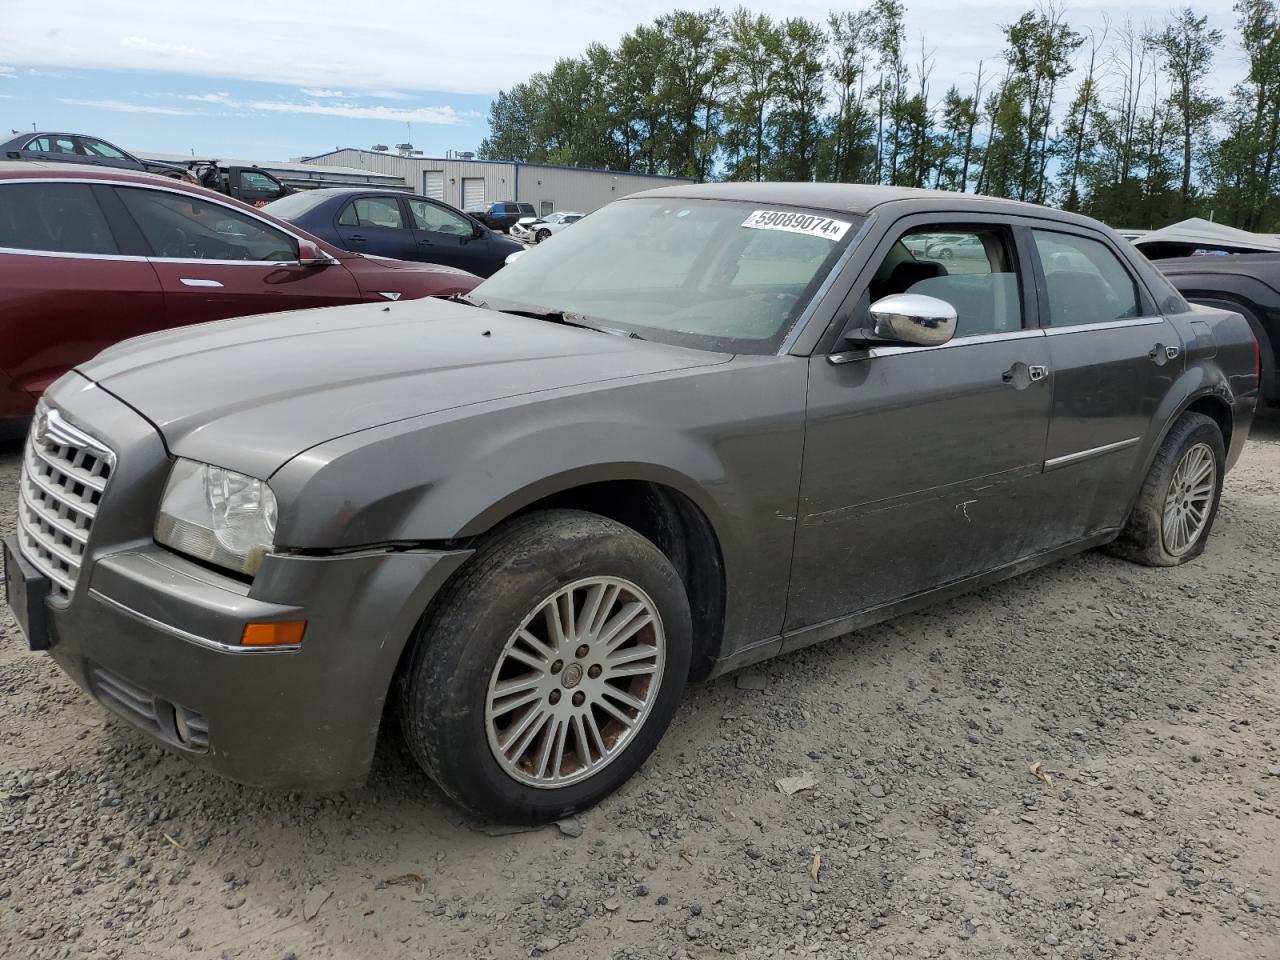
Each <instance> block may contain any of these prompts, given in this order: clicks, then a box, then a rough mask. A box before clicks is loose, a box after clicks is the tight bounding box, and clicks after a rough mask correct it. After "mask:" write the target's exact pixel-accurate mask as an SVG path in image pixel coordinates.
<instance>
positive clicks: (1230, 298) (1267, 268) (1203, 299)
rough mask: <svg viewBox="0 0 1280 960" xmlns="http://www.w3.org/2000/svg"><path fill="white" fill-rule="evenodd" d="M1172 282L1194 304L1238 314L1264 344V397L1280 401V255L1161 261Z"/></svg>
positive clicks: (1262, 363) (1257, 254)
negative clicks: (1232, 311)
mask: <svg viewBox="0 0 1280 960" xmlns="http://www.w3.org/2000/svg"><path fill="white" fill-rule="evenodd" d="M1155 265H1156V266H1157V267H1158V268H1159V269H1160V271H1161V272H1162V273H1163V274H1164V275H1165V276H1166V277H1168V278H1169V282H1170V283H1172V284H1173V285H1174V286H1175V287H1177V288H1178V291H1179V292H1180V293H1181V294H1182V295H1183V296H1184V297H1186V298H1187V299H1188V300H1190V301H1191V302H1193V303H1202V304H1204V305H1205V306H1209V307H1216V308H1218V309H1223V310H1235V311H1236V312H1237V313H1239V314H1241V315H1242V316H1243V317H1244V318H1245V319H1246V320H1247V321H1249V327H1250V329H1252V330H1253V335H1254V337H1255V338H1256V339H1257V341H1258V350H1259V354H1260V363H1261V366H1262V398H1263V400H1265V401H1266V402H1268V403H1272V404H1276V403H1280V354H1277V350H1280V253H1233V254H1227V255H1223V256H1203V255H1199V256H1187V257H1174V258H1171V259H1167V260H1156V261H1155Z"/></svg>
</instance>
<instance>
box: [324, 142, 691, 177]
mask: <svg viewBox="0 0 1280 960" xmlns="http://www.w3.org/2000/svg"><path fill="white" fill-rule="evenodd" d="M339 153H365V154H368V155H369V156H372V157H393V158H395V159H397V160H414V161H424V160H425V161H426V162H428V163H498V164H505V165H509V166H517V167H537V168H538V169H539V170H573V171H575V172H577V173H607V174H609V175H610V176H613V177H644V178H646V179H648V180H671V181H674V182H676V183H697V182H698V181H697V180H696V179H695V178H693V177H673V176H671V175H669V174H665V173H641V172H639V171H636V170H606V169H603V168H601V167H571V166H569V165H568V164H563V163H529V162H528V161H527V160H482V159H480V158H479V157H426V156H418V155H417V154H413V155H411V156H407V157H406V156H404V155H402V154H399V153H392V152H391V151H390V150H386V151H383V150H366V149H364V148H363V147H339V148H338V149H337V150H329V151H328V152H326V153H318V154H316V155H315V156H314V157H308V158H307V159H306V160H304V161H303V163H305V164H307V165H308V166H310V165H311V163H312V161H314V160H322V159H324V158H325V157H332V156H335V155H336V154H339Z"/></svg>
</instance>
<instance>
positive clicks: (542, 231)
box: [511, 210, 586, 243]
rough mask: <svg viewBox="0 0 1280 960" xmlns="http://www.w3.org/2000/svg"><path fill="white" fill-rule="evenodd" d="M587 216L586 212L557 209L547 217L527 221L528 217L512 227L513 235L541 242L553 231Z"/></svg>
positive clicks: (557, 231) (557, 230) (524, 239)
mask: <svg viewBox="0 0 1280 960" xmlns="http://www.w3.org/2000/svg"><path fill="white" fill-rule="evenodd" d="M585 216H586V214H585V213H573V212H570V211H567V210H557V211H556V212H555V213H549V214H547V215H546V216H545V217H540V218H538V219H536V220H533V221H532V222H529V223H526V220H528V218H527V217H526V218H525V219H523V220H520V221H519V222H518V223H517V224H516V225H515V226H514V227H512V228H511V235H512V236H513V237H515V238H517V239H518V240H523V241H525V242H526V243H529V242H533V243H541V242H542V241H543V240H545V239H547V237H549V236H551V235H552V234H553V233H559V232H560V231H561V230H563V229H564V228H565V227H567V226H568V225H569V224H571V223H577V222H578V221H579V220H581V219H582V218H583V217H585Z"/></svg>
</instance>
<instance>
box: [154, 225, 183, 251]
mask: <svg viewBox="0 0 1280 960" xmlns="http://www.w3.org/2000/svg"><path fill="white" fill-rule="evenodd" d="M190 249H191V238H190V237H189V236H187V232H186V231H185V230H183V229H182V228H181V227H170V228H169V232H168V233H166V234H165V235H164V237H163V238H162V239H161V240H160V242H159V243H157V244H156V255H157V256H161V257H181V256H184V255H185V254H186V253H188V252H189V250H190Z"/></svg>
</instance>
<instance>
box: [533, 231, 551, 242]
mask: <svg viewBox="0 0 1280 960" xmlns="http://www.w3.org/2000/svg"><path fill="white" fill-rule="evenodd" d="M550 236H551V231H550V230H539V231H538V234H537V236H535V237H534V238H533V239H534V240H535V241H536V242H538V243H541V242H542V241H543V240H546V239H547V238H549V237H550Z"/></svg>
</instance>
